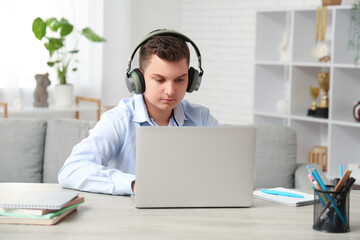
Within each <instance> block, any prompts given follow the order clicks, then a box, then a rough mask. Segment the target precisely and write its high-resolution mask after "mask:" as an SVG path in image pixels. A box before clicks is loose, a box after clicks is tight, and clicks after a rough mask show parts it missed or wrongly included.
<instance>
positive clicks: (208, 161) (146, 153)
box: [135, 127, 256, 208]
mask: <svg viewBox="0 0 360 240" xmlns="http://www.w3.org/2000/svg"><path fill="white" fill-rule="evenodd" d="M255 136H256V130H255V128H254V127H140V128H138V130H137V137H136V183H135V206H136V207H137V208H173V207H249V206H251V204H252V192H253V178H254V163H255Z"/></svg>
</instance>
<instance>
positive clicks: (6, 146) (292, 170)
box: [0, 118, 311, 188]
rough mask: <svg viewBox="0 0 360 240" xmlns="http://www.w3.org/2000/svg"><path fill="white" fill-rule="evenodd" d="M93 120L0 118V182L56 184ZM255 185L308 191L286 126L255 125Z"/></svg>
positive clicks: (305, 176) (292, 132) (303, 171)
mask: <svg viewBox="0 0 360 240" xmlns="http://www.w3.org/2000/svg"><path fill="white" fill-rule="evenodd" d="M95 124H96V122H90V121H84V120H74V119H52V120H49V121H45V120H39V119H11V118H10V119H2V120H0V182H44V183H57V173H58V171H59V170H60V168H61V167H62V165H63V163H64V161H65V160H66V158H67V157H68V156H69V155H70V153H71V150H72V148H73V146H74V145H75V144H77V143H78V142H80V141H81V140H82V139H84V138H85V137H86V136H88V133H89V130H90V129H91V128H93V127H94V125H95ZM255 171H256V178H255V187H278V186H282V187H289V188H293V187H295V188H311V184H310V183H309V180H307V171H306V169H305V166H304V165H299V164H297V163H296V134H295V132H294V130H292V129H291V128H287V127H277V126H257V145H256V165H255Z"/></svg>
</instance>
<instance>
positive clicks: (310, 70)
mask: <svg viewBox="0 0 360 240" xmlns="http://www.w3.org/2000/svg"><path fill="white" fill-rule="evenodd" d="M349 18H350V6H331V7H328V8H327V29H326V31H327V40H328V44H329V47H330V52H331V60H330V61H328V62H319V61H318V60H317V59H315V58H313V57H311V50H312V49H313V48H314V47H315V25H316V24H315V23H316V9H315V8H312V9H295V10H294V9H291V10H290V9H289V10H277V11H270V10H269V11H259V12H257V14H256V53H255V66H254V70H255V84H254V123H255V124H270V125H285V126H291V127H292V128H294V129H295V131H296V132H297V136H298V162H306V161H307V153H308V151H310V150H311V148H312V147H313V146H314V145H326V146H328V177H329V178H333V177H337V176H338V166H339V165H340V164H341V165H343V167H345V168H346V167H347V164H348V163H354V162H356V163H359V162H360V122H356V121H355V120H354V118H353V113H352V111H353V106H354V104H355V102H357V101H360V68H359V67H358V66H355V65H354V63H353V56H354V52H353V51H350V50H348V49H347V42H348V37H349V33H348V30H349ZM286 30H289V31H290V35H289V39H288V52H289V59H288V60H286V61H280V53H279V46H280V44H281V43H282V42H283V36H284V33H285V32H286ZM320 70H322V71H328V72H329V73H330V90H329V117H328V118H327V119H325V118H316V117H311V116H307V110H308V109H309V108H310V106H311V103H312V98H311V96H310V91H309V88H310V86H319V84H318V79H317V73H318V72H319V71H320ZM321 97H322V91H321V93H320V96H319V97H318V99H317V103H318V104H319V102H320V98H321Z"/></svg>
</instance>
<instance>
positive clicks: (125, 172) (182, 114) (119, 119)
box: [58, 94, 219, 195]
mask: <svg viewBox="0 0 360 240" xmlns="http://www.w3.org/2000/svg"><path fill="white" fill-rule="evenodd" d="M218 125H219V123H218V122H217V120H216V119H215V118H214V117H213V116H211V114H210V112H209V110H208V109H207V108H205V107H203V106H199V105H195V104H190V103H189V102H188V101H187V100H182V101H181V102H180V104H178V105H177V106H176V107H175V108H174V110H173V116H172V118H171V119H170V122H169V126H180V127H181V126H218ZM140 126H158V125H157V124H156V123H155V122H154V121H153V119H151V118H149V115H148V112H147V109H146V105H145V102H144V98H143V95H142V94H140V95H134V96H133V97H132V98H127V99H123V100H121V101H120V103H119V105H118V106H117V107H115V108H113V109H111V110H109V111H107V112H105V113H104V114H102V116H101V119H100V121H99V122H98V123H97V124H96V126H95V127H94V129H92V130H91V131H90V135H89V137H87V138H85V139H84V140H82V141H81V142H80V143H79V144H77V145H76V146H75V147H74V148H73V150H72V152H71V155H70V157H69V158H68V159H67V160H66V161H65V163H64V166H63V167H62V168H61V170H60V172H59V174H58V180H59V183H60V185H61V186H63V187H65V188H72V189H78V190H82V191H89V192H99V193H106V194H113V195H128V194H132V193H133V192H132V189H131V182H132V181H134V180H135V143H136V130H137V128H138V127H140Z"/></svg>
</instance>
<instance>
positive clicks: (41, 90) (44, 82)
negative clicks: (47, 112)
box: [33, 73, 51, 107]
mask: <svg viewBox="0 0 360 240" xmlns="http://www.w3.org/2000/svg"><path fill="white" fill-rule="evenodd" d="M35 80H36V88H35V91H34V100H35V102H34V103H33V105H34V107H48V106H49V103H48V102H47V99H48V92H47V90H46V88H47V86H49V85H50V84H51V81H50V80H49V73H45V74H36V75H35Z"/></svg>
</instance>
